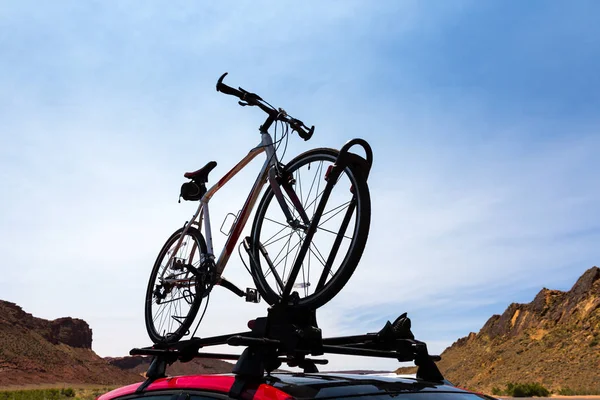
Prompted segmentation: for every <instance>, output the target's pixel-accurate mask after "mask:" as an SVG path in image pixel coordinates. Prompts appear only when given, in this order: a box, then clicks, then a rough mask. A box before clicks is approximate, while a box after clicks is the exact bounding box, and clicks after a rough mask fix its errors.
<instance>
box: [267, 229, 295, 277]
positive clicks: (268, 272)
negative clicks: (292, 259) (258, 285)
mask: <svg viewBox="0 0 600 400" xmlns="http://www.w3.org/2000/svg"><path fill="white" fill-rule="evenodd" d="M290 240H292V235H291V234H290V235H289V237H288V240H287V242H286V244H284V245H283V247H282V248H281V250H279V253H277V255H276V256H275V258H274V259H273V260H272V262H273V268H276V267H277V266H278V265H279V263H277V264H275V262H276V261H277V258H279V256H280V255H281V253H282V252H283V251H284V249H285V246H287V247H288V250H289V247H290ZM288 254H289V253H288ZM286 255H287V254H286ZM280 262H281V261H280ZM270 273H271V268H268V269H267V273H266V274H265V278H266V277H267V276H269V274H270ZM284 273H285V269H284Z"/></svg>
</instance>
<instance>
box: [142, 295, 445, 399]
mask: <svg viewBox="0 0 600 400" xmlns="http://www.w3.org/2000/svg"><path fill="white" fill-rule="evenodd" d="M248 326H249V327H250V328H251V331H248V332H239V333H234V334H227V335H219V336H213V337H207V338H191V339H189V340H182V341H179V342H177V343H173V344H155V345H153V346H152V347H146V348H136V349H132V350H131V351H130V354H131V355H150V356H154V359H153V361H152V363H151V365H150V368H149V369H148V372H147V377H148V379H147V380H146V382H144V384H142V385H141V386H140V388H138V391H143V390H144V389H145V388H146V387H147V386H148V385H149V384H150V383H152V381H154V380H155V379H157V378H160V377H163V376H165V373H166V366H167V365H170V364H172V363H173V362H175V361H181V362H187V361H190V360H192V359H193V358H215V359H224V360H237V363H236V364H235V366H234V368H233V371H232V372H233V373H234V374H236V383H235V384H234V385H233V386H232V388H231V391H230V395H231V396H232V397H233V398H238V397H239V396H240V395H241V393H242V391H243V389H244V388H245V387H246V384H247V383H249V382H252V381H256V380H257V379H262V377H263V376H264V373H265V372H266V373H267V374H269V373H271V372H272V371H274V370H276V369H277V368H279V366H280V365H281V364H282V363H286V364H287V365H288V366H290V367H300V368H302V369H303V370H304V372H318V369H317V364H321V365H322V364H326V363H327V360H324V359H309V358H307V357H306V356H308V355H312V356H320V355H323V354H343V355H355V356H366V357H379V358H395V359H397V360H398V361H401V362H403V361H414V362H415V365H417V367H418V368H417V377H418V378H422V379H425V380H429V381H443V379H444V377H443V376H442V374H441V373H440V371H439V369H438V368H437V366H436V365H435V361H439V360H440V359H441V358H440V356H431V355H429V353H428V351H427V345H426V344H425V343H424V342H421V341H418V340H416V339H415V338H414V335H413V334H412V332H411V330H410V327H411V323H410V319H409V318H408V317H407V316H406V313H404V314H402V315H400V316H399V317H398V318H396V320H395V321H394V322H393V323H392V322H389V321H388V322H386V324H385V326H384V327H383V329H381V330H380V331H379V332H373V333H367V334H365V335H352V336H340V337H331V338H323V337H322V335H321V329H319V328H318V326H317V321H316V311H315V310H310V309H308V310H306V309H305V310H302V309H300V310H298V309H295V308H293V307H289V306H287V305H284V304H277V305H274V306H273V307H271V308H270V309H269V310H268V315H267V316H266V317H261V318H257V319H255V320H253V321H250V322H249V324H248ZM224 344H227V345H230V346H244V347H246V348H245V349H244V350H243V351H242V354H240V355H237V354H223V353H205V352H199V349H201V348H203V347H209V346H216V345H224Z"/></svg>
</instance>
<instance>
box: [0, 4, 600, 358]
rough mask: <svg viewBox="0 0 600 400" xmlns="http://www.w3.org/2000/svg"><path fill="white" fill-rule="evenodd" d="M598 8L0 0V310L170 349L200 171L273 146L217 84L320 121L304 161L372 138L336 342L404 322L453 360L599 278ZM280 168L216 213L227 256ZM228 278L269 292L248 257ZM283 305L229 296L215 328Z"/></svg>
mask: <svg viewBox="0 0 600 400" xmlns="http://www.w3.org/2000/svg"><path fill="white" fill-rule="evenodd" d="M599 12H600V3H597V2H594V1H583V0H582V1H577V2H558V1H557V2H546V1H537V0H531V1H528V2H520V1H516V0H515V1H494V0H493V1H486V2H482V1H475V0H473V1H460V0H452V1H444V2H442V1H433V0H432V1H409V0H405V1H383V0H382V1H378V2H371V1H352V0H346V1H328V2H319V1H312V0H311V1H305V2H291V1H280V2H269V1H235V2H234V1H220V2H210V3H209V2H204V3H201V2H190V1H168V2H167V1H150V2H133V1H121V2H118V3H117V2H100V1H88V2H80V1H68V0H65V1H60V2H51V3H50V2H48V3H39V2H30V1H19V2H15V1H12V2H10V1H0V187H1V188H2V189H1V192H2V196H0V251H1V252H2V254H3V262H2V264H1V266H0V268H1V271H2V273H1V274H0V299H3V300H7V301H11V302H15V303H17V304H19V305H20V306H22V307H23V308H24V310H25V311H27V312H29V313H32V314H33V315H34V316H37V317H41V318H46V319H54V318H59V317H64V316H71V317H76V318H81V319H84V320H85V321H87V322H88V323H89V324H90V326H91V328H92V330H93V344H92V347H93V350H94V351H96V352H97V353H98V354H100V355H101V356H123V355H126V354H127V353H128V351H129V350H130V349H131V348H133V347H141V346H146V345H150V344H151V343H150V340H149V339H148V337H147V334H146V331H145V327H144V317H143V305H144V296H145V289H146V285H147V280H148V277H149V275H150V271H151V268H152V265H153V263H154V260H155V258H156V256H157V254H158V252H159V250H160V248H161V247H162V245H163V243H164V242H165V241H166V239H167V238H168V237H169V236H170V235H171V233H172V232H173V231H175V230H176V229H178V228H179V227H180V226H181V225H182V224H183V223H184V222H185V221H186V220H187V219H189V217H190V216H191V215H192V214H193V212H194V211H195V204H192V203H189V202H182V203H181V204H179V203H177V199H178V194H179V187H180V185H181V184H182V183H183V182H185V179H184V178H183V173H184V172H186V171H193V170H195V169H198V168H200V167H201V166H203V165H204V164H205V163H207V162H208V161H211V160H215V161H217V162H218V166H217V168H216V169H215V170H214V171H213V172H212V173H211V181H212V182H213V183H214V182H216V180H217V178H219V177H220V176H222V175H223V174H225V173H226V172H227V171H228V170H229V168H230V167H231V166H233V165H234V164H235V163H236V162H237V161H238V160H239V159H241V158H242V157H243V156H244V155H245V154H246V153H247V151H248V150H250V148H252V147H253V146H255V145H257V144H258V141H259V136H258V130H257V129H258V126H259V125H260V123H261V122H262V119H263V116H262V113H260V112H258V110H256V109H250V108H248V107H246V108H241V107H239V106H237V104H236V102H235V100H234V99H233V98H231V97H229V96H224V95H222V94H220V93H217V92H216V91H215V83H216V81H217V79H218V77H219V76H220V75H221V74H222V73H224V72H229V75H228V77H227V78H226V83H228V84H229V85H231V86H234V87H236V86H242V87H244V88H245V89H248V90H250V91H254V92H257V93H259V94H260V95H261V96H262V97H263V98H265V99H266V100H268V101H269V102H270V103H272V104H274V105H276V106H280V107H283V108H285V109H286V110H287V111H288V112H290V113H291V114H292V115H294V116H296V117H298V118H300V119H302V120H303V121H304V122H306V123H307V124H310V125H313V124H314V125H315V126H316V129H315V134H314V136H313V138H312V139H311V140H310V141H308V142H304V141H303V140H301V139H299V138H298V137H297V136H296V135H293V136H292V137H291V138H290V140H289V146H288V149H287V152H286V158H285V159H284V161H286V160H289V159H290V158H291V157H293V156H295V155H297V154H300V153H301V152H303V151H306V150H309V149H311V148H315V147H333V148H340V147H341V146H342V145H343V144H344V143H345V142H346V141H348V140H350V139H352V138H357V137H360V138H364V139H366V140H367V141H368V142H369V143H370V144H371V146H372V148H373V152H374V165H373V169H372V171H371V174H370V177H369V188H370V193H371V201H372V215H371V229H370V234H369V239H368V242H367V246H366V249H365V252H364V255H363V258H362V260H361V263H360V265H359V266H358V268H357V270H356V271H355V273H354V275H353V277H352V278H351V279H350V281H349V283H348V284H347V285H346V287H345V288H344V289H343V290H342V291H341V292H340V294H339V295H338V296H336V297H335V298H334V299H333V300H332V301H331V302H330V303H328V304H327V305H325V306H324V307H323V308H322V309H320V310H319V312H318V316H317V319H318V321H319V325H320V327H321V328H322V329H323V332H324V335H325V336H339V335H346V334H360V333H365V332H374V331H378V330H379V329H380V328H381V327H382V326H383V324H384V323H385V321H387V320H392V321H393V320H394V319H395V318H396V317H397V316H398V315H399V314H401V313H403V312H408V315H409V317H411V319H412V322H413V332H414V333H415V335H416V337H417V338H418V339H420V340H424V341H426V342H427V343H428V346H429V349H430V352H431V353H434V354H439V353H441V352H442V351H443V350H444V349H445V348H446V347H447V346H449V345H451V344H452V343H453V342H454V341H455V340H456V339H458V338H460V337H463V336H466V335H468V334H469V332H477V331H479V329H480V328H481V327H482V326H483V324H484V323H485V322H486V321H487V319H488V318H489V317H490V316H491V315H493V314H500V313H502V312H503V311H504V310H505V309H506V307H507V306H508V305H509V304H510V303H512V302H529V301H531V300H532V299H533V297H534V296H535V294H536V293H537V292H538V291H539V290H540V289H542V288H543V287H548V288H552V289H560V290H568V289H569V288H570V287H571V286H572V285H573V284H574V283H575V281H576V279H577V278H578V277H579V276H580V275H581V274H583V272H584V271H585V270H586V269H588V268H590V267H592V266H594V265H598V264H599V247H598V243H599V240H600V207H599V206H598V205H599V204H600V187H599V185H598V179H597V176H598V171H599V170H600V159H599V157H598V153H599V150H600V131H599V129H600V114H599V113H598V110H600V78H599V76H600V75H598V71H600V42H599V41H598V38H599V37H600V26H599V25H598V24H597V23H596V16H597V15H598V13H599ZM261 164H262V160H260V161H255V162H253V163H252V164H250V166H249V167H248V168H247V170H244V171H243V172H242V173H241V174H240V175H238V177H236V178H235V179H234V180H232V181H231V182H230V183H229V184H228V185H227V186H226V187H225V188H224V189H223V190H222V191H221V192H219V193H218V195H217V196H215V197H214V198H213V200H212V202H211V218H212V220H213V229H214V240H215V248H217V249H220V248H221V246H223V244H224V242H225V237H224V236H223V235H221V234H220V233H218V232H217V228H218V226H220V222H221V221H222V220H223V218H224V217H225V215H226V214H227V213H228V212H234V213H235V212H237V210H239V209H240V208H241V206H242V200H241V199H243V198H244V197H245V196H246V194H247V193H248V192H249V189H250V187H251V184H252V182H253V179H254V176H255V175H256V173H257V172H258V169H259V166H260V165H261ZM249 227H250V225H248V226H247V228H246V231H247V230H248V229H249ZM224 275H225V276H226V277H227V278H228V279H229V280H231V281H233V282H234V283H236V284H238V285H239V286H241V287H246V286H253V285H252V281H251V278H250V276H249V275H248V273H247V272H246V270H245V269H244V268H243V266H242V264H241V262H240V261H239V257H238V256H237V253H236V254H234V256H233V257H232V259H231V261H230V263H229V264H228V266H227V269H226V271H225V274H224ZM265 311H266V305H265V303H264V302H263V303H260V304H258V305H255V304H247V303H244V302H243V301H240V300H239V299H238V298H237V297H235V296H234V295H233V294H231V293H229V292H227V291H225V290H224V289H222V288H216V289H215V290H214V291H213V294H212V295H211V300H210V305H209V307H208V311H207V313H206V316H205V318H204V320H203V322H202V325H201V326H200V328H199V330H198V335H199V336H204V337H205V336H210V335H215V334H224V333H228V332H232V331H234V332H235V331H239V330H240V329H241V330H244V329H245V326H246V321H248V320H250V319H253V318H254V317H257V316H261V315H264V314H265ZM225 350H228V349H225ZM229 351H230V349H229ZM329 360H330V364H329V365H328V366H327V368H324V369H331V370H335V369H338V370H339V369H357V368H361V369H365V368H371V369H382V370H392V369H394V368H396V367H397V366H398V363H397V362H395V361H393V360H392V361H390V360H380V359H370V358H360V357H345V356H337V357H329Z"/></svg>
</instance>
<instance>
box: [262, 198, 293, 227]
mask: <svg viewBox="0 0 600 400" xmlns="http://www.w3.org/2000/svg"><path fill="white" fill-rule="evenodd" d="M284 198H285V197H284ZM265 221H269V222H273V223H274V224H277V225H281V226H285V227H286V228H289V225H288V224H283V223H281V222H277V221H275V220H274V219H271V218H267V217H265Z"/></svg>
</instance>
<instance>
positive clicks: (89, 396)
mask: <svg viewBox="0 0 600 400" xmlns="http://www.w3.org/2000/svg"><path fill="white" fill-rule="evenodd" d="M110 390H112V389H111V388H95V389H73V388H70V387H68V388H53V389H26V390H7V391H0V400H94V399H95V398H96V397H98V396H100V395H101V394H104V393H106V392H109V391H110Z"/></svg>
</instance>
